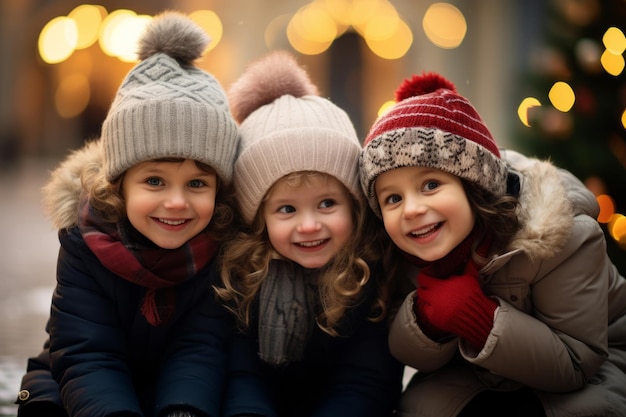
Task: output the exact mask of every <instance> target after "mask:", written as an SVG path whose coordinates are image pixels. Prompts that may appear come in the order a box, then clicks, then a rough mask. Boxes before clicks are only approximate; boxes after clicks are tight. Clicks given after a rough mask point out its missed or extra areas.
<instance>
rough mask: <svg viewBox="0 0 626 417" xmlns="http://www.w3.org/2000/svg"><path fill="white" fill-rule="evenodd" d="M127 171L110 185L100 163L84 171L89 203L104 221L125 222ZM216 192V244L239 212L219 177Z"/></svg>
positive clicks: (212, 226)
mask: <svg viewBox="0 0 626 417" xmlns="http://www.w3.org/2000/svg"><path fill="white" fill-rule="evenodd" d="M152 161H154V162H183V161H184V158H158V159H154V160H152ZM194 162H195V164H196V166H197V167H198V168H200V169H201V170H202V171H204V172H207V173H209V174H215V175H216V176H217V173H216V171H215V170H214V169H213V168H212V167H210V166H209V165H207V164H204V163H202V162H199V161H194ZM124 175H125V172H124V173H122V174H121V175H120V176H119V177H117V178H116V179H115V180H114V181H112V182H110V181H108V180H107V179H106V177H105V174H104V170H103V169H102V165H101V163H99V162H94V163H90V164H87V165H86V166H85V167H84V168H83V170H82V172H81V178H80V179H81V183H82V186H83V189H84V190H85V191H86V192H87V194H88V198H89V204H90V205H91V206H92V207H93V208H95V209H96V210H97V211H98V212H99V213H100V215H101V216H102V217H103V219H104V220H105V221H107V222H110V223H117V222H120V221H122V220H124V219H126V217H127V215H126V202H125V201H124V196H123V193H122V183H123V179H124ZM217 184H218V186H217V193H216V196H215V211H214V213H213V217H212V218H211V222H210V223H209V226H208V229H207V230H208V231H209V234H210V236H211V238H212V239H214V240H215V241H216V242H218V241H223V240H225V239H226V238H225V236H227V235H228V233H230V231H231V230H232V225H233V223H234V219H235V213H236V209H235V208H234V207H235V202H234V195H233V192H232V188H231V187H226V186H225V185H224V184H223V183H222V182H221V180H220V178H219V176H218V177H217Z"/></svg>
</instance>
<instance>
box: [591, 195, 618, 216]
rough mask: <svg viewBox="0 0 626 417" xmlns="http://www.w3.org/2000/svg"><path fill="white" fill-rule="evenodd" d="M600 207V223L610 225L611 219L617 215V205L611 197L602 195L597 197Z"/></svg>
mask: <svg viewBox="0 0 626 417" xmlns="http://www.w3.org/2000/svg"><path fill="white" fill-rule="evenodd" d="M596 200H598V205H600V214H598V222H600V223H608V222H609V220H611V217H612V216H613V215H614V214H615V203H614V202H613V199H612V198H611V196H609V195H606V194H601V195H599V196H597V197H596Z"/></svg>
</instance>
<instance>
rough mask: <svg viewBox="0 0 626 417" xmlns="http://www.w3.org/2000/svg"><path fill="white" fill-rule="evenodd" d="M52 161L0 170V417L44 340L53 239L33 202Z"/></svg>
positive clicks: (52, 269)
mask: <svg viewBox="0 0 626 417" xmlns="http://www.w3.org/2000/svg"><path fill="white" fill-rule="evenodd" d="M55 163H56V162H55V161H53V160H47V159H40V158H37V159H29V158H25V159H20V161H19V162H16V163H15V164H12V166H11V168H9V169H7V168H6V167H3V168H0V190H2V192H1V198H0V213H2V215H1V216H0V230H2V233H1V235H0V242H1V244H0V416H10V415H14V414H12V413H14V412H15V406H13V402H14V401H15V399H16V397H17V392H18V391H19V384H20V380H21V377H22V374H23V373H24V370H25V369H26V359H27V358H28V357H29V356H32V355H35V354H37V353H38V352H39V350H40V349H41V346H42V344H43V342H44V340H45V337H46V335H45V331H44V328H45V323H46V319H47V316H48V312H49V309H50V298H51V295H52V290H53V288H54V283H55V268H56V254H57V250H58V241H57V237H56V232H55V231H54V230H52V227H51V225H50V223H49V222H48V221H47V219H46V218H45V217H44V215H43V211H42V209H41V206H40V201H39V200H40V188H41V187H42V186H43V184H44V183H45V181H46V178H47V175H48V170H49V169H50V168H51V167H53V166H54V164H55Z"/></svg>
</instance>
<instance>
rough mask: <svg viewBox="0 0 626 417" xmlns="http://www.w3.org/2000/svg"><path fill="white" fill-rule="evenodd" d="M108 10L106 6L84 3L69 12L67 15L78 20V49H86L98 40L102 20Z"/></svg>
mask: <svg viewBox="0 0 626 417" xmlns="http://www.w3.org/2000/svg"><path fill="white" fill-rule="evenodd" d="M106 15H107V11H106V9H105V8H104V7H102V6H98V5H94V4H82V5H80V6H78V7H76V8H75V9H74V10H72V11H71V12H69V13H68V15H67V17H69V18H70V19H72V20H74V22H76V27H77V29H78V41H77V43H76V49H85V48H88V47H90V46H91V45H93V44H94V43H96V42H97V41H98V36H99V35H100V27H101V25H102V20H103V19H104V18H105V17H106Z"/></svg>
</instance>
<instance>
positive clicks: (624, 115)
mask: <svg viewBox="0 0 626 417" xmlns="http://www.w3.org/2000/svg"><path fill="white" fill-rule="evenodd" d="M622 126H624V129H626V110H624V111H623V112H622Z"/></svg>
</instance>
